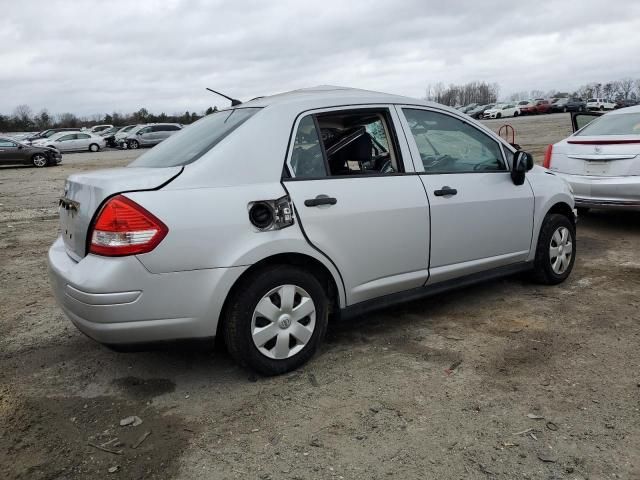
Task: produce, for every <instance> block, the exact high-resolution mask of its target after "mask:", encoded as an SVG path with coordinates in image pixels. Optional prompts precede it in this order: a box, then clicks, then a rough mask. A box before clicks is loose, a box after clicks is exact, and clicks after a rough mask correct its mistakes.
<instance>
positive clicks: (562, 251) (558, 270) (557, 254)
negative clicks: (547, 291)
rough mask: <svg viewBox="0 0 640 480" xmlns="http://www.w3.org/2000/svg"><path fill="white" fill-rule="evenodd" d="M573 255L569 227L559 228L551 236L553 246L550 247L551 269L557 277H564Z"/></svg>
mask: <svg viewBox="0 0 640 480" xmlns="http://www.w3.org/2000/svg"><path fill="white" fill-rule="evenodd" d="M572 255H573V243H572V242H571V233H569V229H568V228H567V227H558V228H557V229H556V231H555V232H554V233H553V235H552V236H551V245H550V246H549V260H550V261H551V269H552V270H553V272H554V273H555V274H556V275H562V274H563V273H564V272H566V271H567V268H569V264H570V263H571V256H572Z"/></svg>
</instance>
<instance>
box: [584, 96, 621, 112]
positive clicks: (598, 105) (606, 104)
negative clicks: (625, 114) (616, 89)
mask: <svg viewBox="0 0 640 480" xmlns="http://www.w3.org/2000/svg"><path fill="white" fill-rule="evenodd" d="M614 108H616V104H615V103H614V102H612V101H610V100H607V99H606V98H590V99H589V100H587V110H613V109H614Z"/></svg>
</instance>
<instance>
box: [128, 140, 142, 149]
mask: <svg viewBox="0 0 640 480" xmlns="http://www.w3.org/2000/svg"><path fill="white" fill-rule="evenodd" d="M128 143H129V148H131V149H133V150H135V149H136V148H140V143H138V141H137V140H129V142H128Z"/></svg>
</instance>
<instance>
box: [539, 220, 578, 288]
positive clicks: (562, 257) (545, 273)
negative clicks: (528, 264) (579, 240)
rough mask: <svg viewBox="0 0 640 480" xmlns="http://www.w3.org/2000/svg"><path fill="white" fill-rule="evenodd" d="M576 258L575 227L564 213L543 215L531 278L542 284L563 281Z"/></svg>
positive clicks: (569, 272) (553, 283)
mask: <svg viewBox="0 0 640 480" xmlns="http://www.w3.org/2000/svg"><path fill="white" fill-rule="evenodd" d="M575 259H576V229H575V226H574V224H573V222H572V221H571V220H570V219H569V218H567V217H566V216H565V215H560V214H557V213H552V214H549V215H547V216H546V217H545V219H544V221H543V223H542V228H541V229H540V235H539V236H538V245H537V247H536V258H535V261H534V267H533V279H534V280H535V281H536V282H538V283H542V284H544V285H556V284H558V283H562V282H564V281H565V280H566V279H567V277H568V276H569V275H570V274H571V270H572V269H573V264H574V263H575Z"/></svg>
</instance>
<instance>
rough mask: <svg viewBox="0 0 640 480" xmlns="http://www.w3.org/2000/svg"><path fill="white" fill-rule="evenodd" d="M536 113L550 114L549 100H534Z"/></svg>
mask: <svg viewBox="0 0 640 480" xmlns="http://www.w3.org/2000/svg"><path fill="white" fill-rule="evenodd" d="M535 106H536V113H537V114H541V113H551V103H550V102H549V100H536V104H535Z"/></svg>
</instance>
